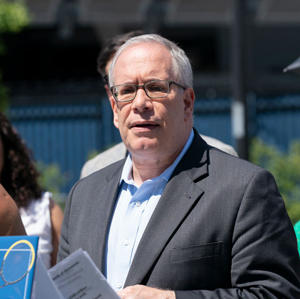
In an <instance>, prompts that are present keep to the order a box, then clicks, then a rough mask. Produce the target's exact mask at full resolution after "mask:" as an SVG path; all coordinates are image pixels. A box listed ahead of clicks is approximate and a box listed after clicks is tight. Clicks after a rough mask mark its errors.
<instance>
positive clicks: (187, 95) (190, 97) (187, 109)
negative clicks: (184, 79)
mask: <svg viewBox="0 0 300 299" xmlns="http://www.w3.org/2000/svg"><path fill="white" fill-rule="evenodd" d="M183 102H184V116H185V117H184V119H185V120H188V119H190V118H192V117H193V113H194V102H195V92H194V90H193V88H190V87H189V88H187V89H186V90H185V91H184V96H183Z"/></svg>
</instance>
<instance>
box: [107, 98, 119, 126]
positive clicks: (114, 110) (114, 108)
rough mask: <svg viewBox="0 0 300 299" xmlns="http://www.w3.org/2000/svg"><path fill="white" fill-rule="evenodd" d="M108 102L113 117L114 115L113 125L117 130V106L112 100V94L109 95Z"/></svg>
mask: <svg viewBox="0 0 300 299" xmlns="http://www.w3.org/2000/svg"><path fill="white" fill-rule="evenodd" d="M108 99H109V102H110V106H111V109H112V111H113V115H114V119H113V121H114V125H115V127H116V128H117V129H119V114H118V106H117V104H116V101H115V99H114V97H113V96H112V94H111V93H110V95H109V97H108Z"/></svg>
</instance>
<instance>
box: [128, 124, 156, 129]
mask: <svg viewBox="0 0 300 299" xmlns="http://www.w3.org/2000/svg"><path fill="white" fill-rule="evenodd" d="M156 127H159V124H157V123H154V122H136V123H132V124H131V126H130V128H131V129H132V128H147V129H153V128H156Z"/></svg>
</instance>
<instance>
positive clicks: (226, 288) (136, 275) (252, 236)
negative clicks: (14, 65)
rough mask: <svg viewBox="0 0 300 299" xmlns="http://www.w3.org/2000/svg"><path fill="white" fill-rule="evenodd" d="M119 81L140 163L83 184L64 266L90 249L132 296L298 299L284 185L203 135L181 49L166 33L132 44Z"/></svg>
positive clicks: (72, 209) (114, 99)
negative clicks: (77, 253)
mask: <svg viewBox="0 0 300 299" xmlns="http://www.w3.org/2000/svg"><path fill="white" fill-rule="evenodd" d="M109 83H110V86H111V92H112V96H110V103H111V106H112V109H113V113H114V124H115V126H116V127H117V128H118V129H119V131H120V134H121V137H122V140H123V142H124V144H125V146H126V148H127V150H128V152H129V153H130V155H128V156H127V158H126V159H123V160H121V161H119V162H116V163H114V164H112V165H110V166H108V167H106V168H104V169H102V170H100V171H98V172H96V173H94V174H92V175H90V176H88V177H86V178H84V179H83V180H81V181H79V182H78V183H77V184H76V185H75V186H74V187H73V189H72V191H71V192H70V195H69V198H68V201H67V204H66V209H65V218H64V223H63V227H62V234H61V241H60V248H59V255H58V258H59V259H60V260H61V259H63V258H65V257H66V256H68V255H69V254H70V253H71V252H73V251H75V250H76V249H78V248H80V247H81V248H83V249H84V250H86V251H87V252H88V253H89V254H90V256H91V257H92V259H93V260H94V261H95V263H96V264H97V265H98V267H99V269H100V270H101V271H102V272H103V273H104V274H105V275H106V277H107V279H108V282H109V283H110V284H111V285H112V286H113V288H114V289H116V290H117V291H118V294H119V295H120V297H121V298H122V299H129V298H131V299H135V298H140V299H148V298H164V299H165V298H171V299H173V298H176V299H187V298H188V299H193V298H264V299H265V298H299V295H300V282H299V276H300V273H299V272H300V260H299V257H298V254H297V246H296V239H295V234H294V232H293V227H292V225H291V223H290V221H289V218H288V216H287V213H286V210H285V208H284V203H283V201H282V199H281V197H280V195H279V193H278V190H277V187H276V183H275V182H274V179H273V177H272V176H271V175H270V174H269V173H268V172H267V171H266V170H263V169H261V168H259V167H257V166H254V165H252V164H250V163H248V162H247V161H243V160H240V159H238V158H236V157H233V156H231V155H228V154H225V153H224V152H222V151H220V150H218V149H216V148H214V147H211V146H209V145H208V144H207V143H206V142H205V141H204V140H203V139H202V138H201V137H200V136H199V134H198V133H197V132H196V131H195V130H193V128H192V126H193V104H194V99H195V95H194V91H193V88H192V84H193V83H192V70H191V65H190V63H189V60H188V58H187V57H186V55H185V53H184V52H183V50H181V49H180V48H179V47H177V46H176V45H175V44H174V43H172V42H170V41H169V40H166V39H164V38H162V37H161V36H159V35H143V36H138V37H134V38H131V39H129V40H128V41H127V42H126V43H125V44H124V45H123V46H122V47H121V48H120V49H119V50H118V52H117V53H116V55H115V57H114V59H113V61H112V64H111V67H110V71H109Z"/></svg>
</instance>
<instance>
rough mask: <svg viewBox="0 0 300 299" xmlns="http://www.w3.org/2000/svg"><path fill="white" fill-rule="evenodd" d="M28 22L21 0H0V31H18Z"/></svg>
mask: <svg viewBox="0 0 300 299" xmlns="http://www.w3.org/2000/svg"><path fill="white" fill-rule="evenodd" d="M28 24H29V15H28V12H27V9H26V6H25V4H24V1H22V0H15V1H9V0H0V33H4V32H19V31H20V30H21V29H22V28H23V27H24V26H26V25H28Z"/></svg>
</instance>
